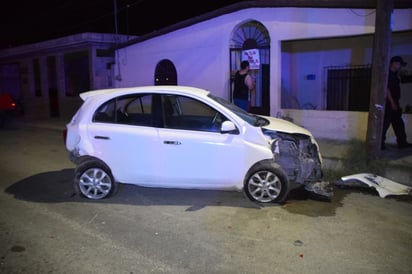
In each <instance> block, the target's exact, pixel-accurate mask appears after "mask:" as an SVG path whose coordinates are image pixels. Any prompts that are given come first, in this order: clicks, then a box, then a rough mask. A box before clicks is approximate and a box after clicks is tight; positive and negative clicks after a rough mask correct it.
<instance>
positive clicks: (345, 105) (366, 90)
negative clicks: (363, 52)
mask: <svg viewBox="0 0 412 274" xmlns="http://www.w3.org/2000/svg"><path fill="white" fill-rule="evenodd" d="M325 74H326V104H327V105H326V109H327V110H345V111H369V98H370V89H371V65H361V66H338V67H336V66H333V67H325Z"/></svg>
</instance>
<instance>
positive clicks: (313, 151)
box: [263, 129, 333, 198]
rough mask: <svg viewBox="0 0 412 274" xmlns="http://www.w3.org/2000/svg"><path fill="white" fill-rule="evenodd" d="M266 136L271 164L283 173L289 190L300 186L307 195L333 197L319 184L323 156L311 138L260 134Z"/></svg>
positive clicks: (324, 184)
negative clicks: (271, 158) (286, 178)
mask: <svg viewBox="0 0 412 274" xmlns="http://www.w3.org/2000/svg"><path fill="white" fill-rule="evenodd" d="M263 131H264V132H263V133H264V134H265V135H267V136H269V137H270V139H271V141H270V145H271V149H272V152H273V155H274V160H275V162H276V163H278V164H279V165H280V166H281V167H282V169H283V170H284V171H285V172H286V174H287V176H288V179H289V182H290V183H291V185H292V188H297V187H301V186H303V187H304V188H305V189H306V190H307V191H309V192H313V193H315V194H316V195H320V196H322V197H325V198H331V197H332V196H333V187H332V184H330V183H329V182H325V181H322V177H323V172H322V156H321V154H320V152H319V147H318V145H317V144H316V142H315V141H314V140H313V138H311V136H308V135H305V134H301V133H285V132H279V131H273V130H266V129H264V130H263Z"/></svg>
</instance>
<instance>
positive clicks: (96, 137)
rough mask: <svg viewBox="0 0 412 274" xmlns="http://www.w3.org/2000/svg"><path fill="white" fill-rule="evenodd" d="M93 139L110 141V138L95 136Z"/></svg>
mask: <svg viewBox="0 0 412 274" xmlns="http://www.w3.org/2000/svg"><path fill="white" fill-rule="evenodd" d="M94 139H102V140H110V137H107V136H99V135H97V136H94Z"/></svg>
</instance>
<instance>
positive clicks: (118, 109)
mask: <svg viewBox="0 0 412 274" xmlns="http://www.w3.org/2000/svg"><path fill="white" fill-rule="evenodd" d="M152 119H153V118H152V95H151V94H139V95H132V96H123V97H118V98H115V99H112V100H110V101H108V102H106V103H104V104H103V105H101V106H100V107H99V108H98V109H97V110H96V112H95V113H94V115H93V122H102V123H118V124H128V125H139V126H151V125H152Z"/></svg>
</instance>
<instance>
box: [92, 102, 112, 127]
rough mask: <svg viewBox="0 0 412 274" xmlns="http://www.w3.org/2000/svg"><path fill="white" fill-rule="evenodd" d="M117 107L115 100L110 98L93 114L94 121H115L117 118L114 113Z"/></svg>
mask: <svg viewBox="0 0 412 274" xmlns="http://www.w3.org/2000/svg"><path fill="white" fill-rule="evenodd" d="M115 107H116V101H115V100H110V101H108V102H106V103H104V104H103V105H101V106H100V107H99V108H98V109H97V110H96V112H95V113H94V115H93V122H98V123H114V122H115V118H116V117H115V114H114V110H115V109H116V108H115Z"/></svg>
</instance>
